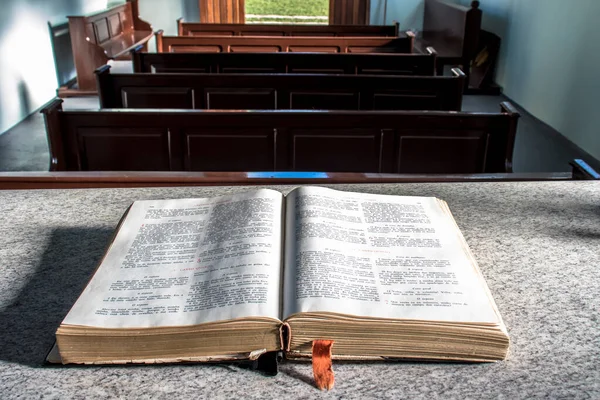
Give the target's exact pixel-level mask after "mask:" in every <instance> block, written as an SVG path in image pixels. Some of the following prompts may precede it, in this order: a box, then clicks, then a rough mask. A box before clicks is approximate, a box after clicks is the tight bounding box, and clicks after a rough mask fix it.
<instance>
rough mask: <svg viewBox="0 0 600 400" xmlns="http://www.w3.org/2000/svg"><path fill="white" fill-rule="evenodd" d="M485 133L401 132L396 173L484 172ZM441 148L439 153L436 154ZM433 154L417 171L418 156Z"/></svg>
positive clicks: (486, 135)
mask: <svg viewBox="0 0 600 400" xmlns="http://www.w3.org/2000/svg"><path fill="white" fill-rule="evenodd" d="M488 139H489V135H488V133H487V132H485V131H483V132H469V131H465V132H452V131H450V132H448V131H444V130H443V129H441V130H437V131H436V130H430V131H425V132H423V131H420V130H415V131H413V132H410V131H409V132H403V133H402V134H401V135H399V137H398V147H397V155H396V160H397V163H396V164H397V166H396V168H395V171H397V172H398V173H414V172H419V173H435V172H439V171H440V168H443V169H444V171H445V172H447V173H460V172H461V171H474V172H477V173H479V172H484V171H485V168H486V158H485V156H486V149H487V146H488ZM440 149H441V151H440ZM427 153H432V154H436V157H435V158H432V159H431V160H430V161H429V163H427V164H426V165H420V166H419V167H418V169H417V168H415V166H416V165H417V164H418V161H419V155H422V154H427Z"/></svg>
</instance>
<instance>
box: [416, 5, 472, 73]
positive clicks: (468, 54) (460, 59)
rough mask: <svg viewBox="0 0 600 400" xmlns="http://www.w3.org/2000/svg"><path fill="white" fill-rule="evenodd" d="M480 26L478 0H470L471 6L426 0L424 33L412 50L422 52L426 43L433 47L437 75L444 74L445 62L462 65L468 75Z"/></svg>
mask: <svg viewBox="0 0 600 400" xmlns="http://www.w3.org/2000/svg"><path fill="white" fill-rule="evenodd" d="M480 29H481V10H480V9H479V1H473V2H472V3H471V6H470V7H466V6H461V5H458V4H454V3H452V2H451V1H449V0H425V13H424V17H423V32H422V35H420V37H419V38H418V39H416V42H415V49H416V50H417V51H424V50H425V49H426V48H427V47H429V46H433V47H435V49H436V50H437V52H438V63H437V74H438V75H442V74H443V71H444V66H445V65H453V66H457V65H461V66H462V69H463V71H464V72H465V74H467V76H469V68H470V63H471V60H472V59H473V57H474V56H475V52H476V50H477V44H478V42H479V31H480ZM467 83H468V79H467Z"/></svg>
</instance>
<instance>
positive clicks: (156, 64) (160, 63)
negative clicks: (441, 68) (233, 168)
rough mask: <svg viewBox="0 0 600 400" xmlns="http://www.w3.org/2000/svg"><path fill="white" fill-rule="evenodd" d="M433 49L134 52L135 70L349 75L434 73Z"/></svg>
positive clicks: (426, 74)
mask: <svg viewBox="0 0 600 400" xmlns="http://www.w3.org/2000/svg"><path fill="white" fill-rule="evenodd" d="M435 64H436V52H435V50H434V49H433V48H429V49H427V54H349V53H345V54H327V53H143V52H141V47H138V48H137V49H136V51H134V53H133V70H134V71H135V72H136V73H137V72H173V73H188V72H194V73H196V72H198V73H211V74H225V73H279V74H285V73H288V74H291V73H304V74H313V73H314V74H349V75H361V74H368V75H423V76H432V75H434V74H435Z"/></svg>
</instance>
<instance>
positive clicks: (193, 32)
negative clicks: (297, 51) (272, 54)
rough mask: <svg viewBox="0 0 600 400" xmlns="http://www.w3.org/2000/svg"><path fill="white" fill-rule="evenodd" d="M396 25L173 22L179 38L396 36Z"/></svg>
mask: <svg viewBox="0 0 600 400" xmlns="http://www.w3.org/2000/svg"><path fill="white" fill-rule="evenodd" d="M399 33H400V25H399V24H398V23H395V24H394V25H316V24H211V23H197V22H184V20H183V18H180V19H178V20H177V35H179V36H323V37H334V36H379V37H382V36H398V34H399Z"/></svg>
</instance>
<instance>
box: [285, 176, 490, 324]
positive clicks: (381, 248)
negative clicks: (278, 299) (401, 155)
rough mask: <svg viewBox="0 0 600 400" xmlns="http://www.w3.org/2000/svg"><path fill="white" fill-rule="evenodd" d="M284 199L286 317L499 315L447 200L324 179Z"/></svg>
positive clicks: (469, 318) (480, 319) (484, 318)
mask: <svg viewBox="0 0 600 400" xmlns="http://www.w3.org/2000/svg"><path fill="white" fill-rule="evenodd" d="M286 201H287V202H286V254H285V268H284V271H285V272H284V279H285V283H284V317H288V316H290V315H292V314H295V313H299V312H333V313H340V314H346V315H354V316H362V317H371V318H393V319H407V320H431V321H460V322H465V323H471V322H473V323H475V322H477V323H490V324H496V323H499V322H500V317H499V315H498V314H497V310H496V308H495V305H494V303H493V300H492V299H491V295H490V294H489V291H488V289H487V286H486V284H485V281H484V280H483V277H482V276H481V273H480V272H479V269H478V267H477V264H476V262H475V260H474V259H473V257H472V256H471V254H470V251H469V249H468V247H467V246H466V242H465V241H464V238H463V237H462V234H461V233H460V231H459V229H458V227H457V225H456V223H455V221H454V219H453V218H452V216H451V214H450V213H449V212H448V211H447V207H446V205H445V203H444V202H443V201H440V200H438V199H436V198H433V197H408V196H388V195H374V194H365V193H351V192H341V191H337V190H332V189H326V188H320V187H301V188H298V189H296V190H294V191H292V192H291V193H290V194H289V195H288V197H287V200H286Z"/></svg>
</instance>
